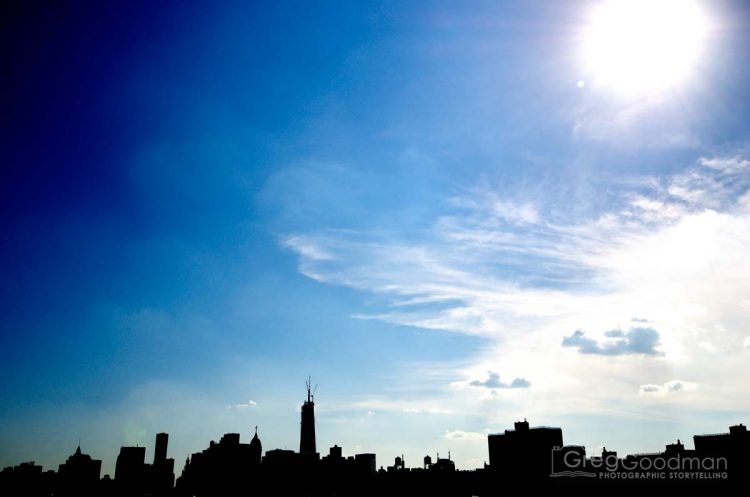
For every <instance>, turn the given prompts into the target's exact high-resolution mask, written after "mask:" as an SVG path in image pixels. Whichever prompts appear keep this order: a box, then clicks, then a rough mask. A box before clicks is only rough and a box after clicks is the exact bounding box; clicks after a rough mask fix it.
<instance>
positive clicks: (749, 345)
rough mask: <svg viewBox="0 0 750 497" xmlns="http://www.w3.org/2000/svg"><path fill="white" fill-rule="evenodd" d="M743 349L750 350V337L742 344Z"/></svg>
mask: <svg viewBox="0 0 750 497" xmlns="http://www.w3.org/2000/svg"><path fill="white" fill-rule="evenodd" d="M742 348H744V349H750V337H745V340H744V341H743V342H742Z"/></svg>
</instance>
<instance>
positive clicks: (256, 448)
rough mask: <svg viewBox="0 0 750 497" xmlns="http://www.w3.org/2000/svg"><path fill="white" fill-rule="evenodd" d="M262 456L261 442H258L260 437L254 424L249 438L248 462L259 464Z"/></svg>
mask: <svg viewBox="0 0 750 497" xmlns="http://www.w3.org/2000/svg"><path fill="white" fill-rule="evenodd" d="M262 456H263V444H261V443H260V438H258V427H257V426H256V427H255V434H254V435H253V439H252V440H250V462H251V463H253V464H260V460H261V457H262Z"/></svg>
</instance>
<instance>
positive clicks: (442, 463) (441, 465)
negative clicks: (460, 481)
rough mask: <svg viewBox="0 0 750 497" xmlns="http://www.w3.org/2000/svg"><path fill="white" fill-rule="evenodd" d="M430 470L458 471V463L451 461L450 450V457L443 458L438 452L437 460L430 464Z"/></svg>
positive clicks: (449, 454)
mask: <svg viewBox="0 0 750 497" xmlns="http://www.w3.org/2000/svg"><path fill="white" fill-rule="evenodd" d="M430 471H441V472H448V473H450V472H453V471H456V463H454V462H453V461H451V453H450V452H448V459H445V458H441V457H440V454H438V456H437V458H436V459H435V462H434V463H433V464H431V465H430Z"/></svg>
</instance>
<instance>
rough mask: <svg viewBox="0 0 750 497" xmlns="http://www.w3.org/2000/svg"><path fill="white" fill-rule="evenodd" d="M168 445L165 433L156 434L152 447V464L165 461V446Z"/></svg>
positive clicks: (167, 436)
mask: <svg viewBox="0 0 750 497" xmlns="http://www.w3.org/2000/svg"><path fill="white" fill-rule="evenodd" d="M168 444H169V435H168V434H166V433H157V434H156V445H155V447H154V464H156V463H158V462H161V461H166V460H167V445H168Z"/></svg>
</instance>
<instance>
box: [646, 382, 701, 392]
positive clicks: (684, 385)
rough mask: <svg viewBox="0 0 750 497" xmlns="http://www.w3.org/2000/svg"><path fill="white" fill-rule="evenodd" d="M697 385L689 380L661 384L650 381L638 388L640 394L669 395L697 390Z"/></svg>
mask: <svg viewBox="0 0 750 497" xmlns="http://www.w3.org/2000/svg"><path fill="white" fill-rule="evenodd" d="M696 388H697V385H696V384H695V383H691V382H688V381H682V380H672V381H668V382H666V383H663V384H661V385H655V384H653V383H649V384H646V385H641V386H640V388H639V389H638V393H639V394H640V395H667V394H670V393H677V392H689V391H692V390H695V389H696Z"/></svg>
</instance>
